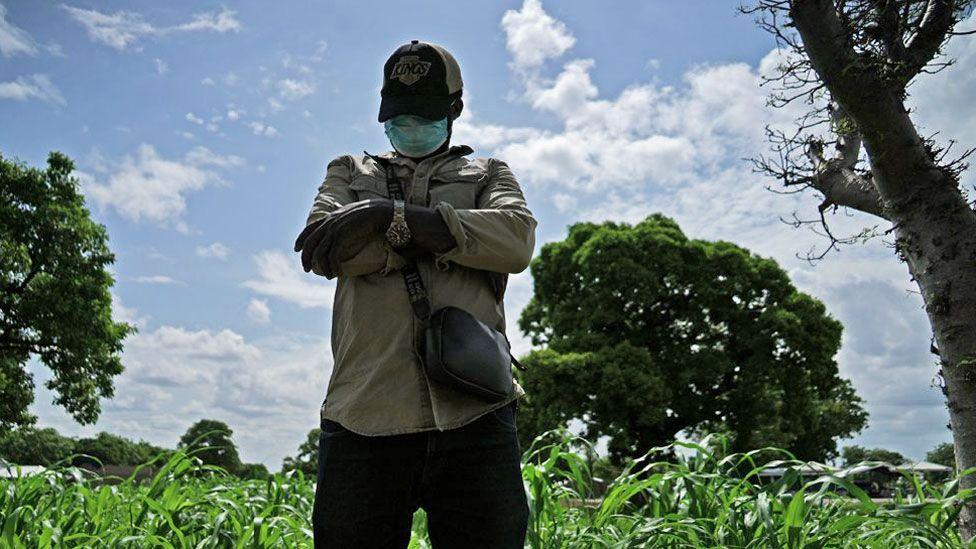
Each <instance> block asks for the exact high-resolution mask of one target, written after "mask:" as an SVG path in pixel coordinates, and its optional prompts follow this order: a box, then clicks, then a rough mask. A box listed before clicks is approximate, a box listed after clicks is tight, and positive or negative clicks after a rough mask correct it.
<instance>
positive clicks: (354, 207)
mask: <svg viewBox="0 0 976 549" xmlns="http://www.w3.org/2000/svg"><path fill="white" fill-rule="evenodd" d="M392 220H393V202H392V201H390V200H387V199H382V198H370V199H367V200H360V201H358V202H352V203H350V204H346V205H345V206H342V207H341V208H338V209H336V210H334V211H332V212H331V213H330V214H329V215H328V216H327V217H325V218H323V219H320V220H318V221H315V222H314V223H311V224H309V225H308V226H307V227H305V229H303V230H302V232H301V234H299V235H298V238H297V239H296V240H295V251H296V252H299V251H300V252H302V268H303V269H304V270H305V272H306V273H307V272H309V271H311V270H313V269H314V268H315V267H318V269H316V273H318V272H319V271H321V272H323V273H324V274H325V276H326V278H330V279H331V278H335V277H336V276H337V273H338V271H339V265H340V264H341V263H342V262H343V261H347V260H349V259H352V258H353V257H355V256H356V254H358V253H359V252H360V251H362V249H363V248H364V247H366V244H368V243H369V241H370V240H371V239H373V238H377V237H380V238H383V235H384V233H385V232H386V229H387V227H389V226H390V222H391V221H392Z"/></svg>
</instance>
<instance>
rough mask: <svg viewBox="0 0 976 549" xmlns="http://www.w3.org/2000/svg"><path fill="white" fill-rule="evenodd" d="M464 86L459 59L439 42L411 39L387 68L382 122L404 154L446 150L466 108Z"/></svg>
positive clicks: (414, 154) (394, 55)
mask: <svg viewBox="0 0 976 549" xmlns="http://www.w3.org/2000/svg"><path fill="white" fill-rule="evenodd" d="M462 88H463V82H462V80H461V68H460V67H459V66H458V64H457V61H455V60H454V56H452V55H451V54H450V53H449V52H448V51H447V50H445V49H444V48H442V47H441V46H438V45H436V44H431V43H429V42H421V41H419V40H412V41H410V43H408V44H404V45H402V46H400V47H399V48H397V49H396V51H394V52H393V55H391V56H390V58H389V59H388V60H387V61H386V64H385V65H384V66H383V89H382V91H381V92H380V95H381V97H382V100H381V102H380V112H379V116H378V117H377V120H378V121H379V122H383V123H384V126H385V128H386V134H387V136H389V137H390V142H391V143H392V144H393V147H394V148H395V149H397V151H399V152H400V153H401V154H403V155H405V156H410V157H423V156H428V155H430V154H434V153H436V152H439V151H440V150H443V149H445V148H446V147H447V145H448V142H449V141H450V135H451V131H452V129H453V122H454V119H455V118H457V117H458V116H460V115H461V111H462V110H463V109H464V102H463V101H462V99H461V95H462ZM431 147H433V148H431ZM428 149H429V150H428Z"/></svg>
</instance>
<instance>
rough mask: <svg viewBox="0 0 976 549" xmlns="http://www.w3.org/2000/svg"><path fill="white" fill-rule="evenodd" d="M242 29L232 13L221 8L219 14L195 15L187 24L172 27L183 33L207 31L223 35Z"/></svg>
mask: <svg viewBox="0 0 976 549" xmlns="http://www.w3.org/2000/svg"><path fill="white" fill-rule="evenodd" d="M242 28H243V26H242V25H241V22H240V21H238V20H237V18H235V17H234V12H232V11H230V10H228V9H227V8H223V9H221V10H220V13H200V14H197V15H195V16H194V17H193V20H192V21H190V22H189V23H183V24H182V25H177V26H175V27H172V30H174V31H185V32H193V31H202V30H207V31H214V32H219V33H224V32H240V31H241V29H242Z"/></svg>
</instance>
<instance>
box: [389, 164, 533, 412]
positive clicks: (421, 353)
mask: <svg viewBox="0 0 976 549" xmlns="http://www.w3.org/2000/svg"><path fill="white" fill-rule="evenodd" d="M373 158H374V159H377V158H376V157H373ZM377 160H379V159H377ZM383 160H385V159H383ZM381 164H382V165H383V166H384V167H385V168H386V184H387V188H388V191H389V194H390V198H401V199H402V197H403V190H402V189H401V188H400V182H399V181H398V180H397V178H396V174H395V173H394V168H393V166H391V165H390V164H389V162H382V163H381ZM401 272H402V273H403V280H404V283H405V285H406V287H407V293H408V295H409V296H410V306H411V307H412V308H413V311H414V315H415V316H416V317H417V319H418V320H419V321H420V325H421V328H422V329H421V331H420V333H419V334H418V337H417V338H416V341H415V342H414V347H415V351H416V354H417V358H418V360H420V362H421V364H422V365H423V367H424V371H425V372H426V374H427V377H428V378H429V379H432V380H434V381H436V382H439V383H443V384H445V385H448V386H451V387H454V388H455V389H458V390H460V391H463V392H466V393H468V394H472V395H475V396H477V397H479V398H481V399H483V400H486V401H488V402H501V401H503V400H505V399H507V398H509V397H511V396H512V395H513V394H514V393H515V382H514V378H513V377H512V364H514V365H515V366H516V367H518V368H519V369H521V370H525V366H523V365H522V364H521V363H520V362H519V361H518V360H517V359H516V358H515V357H514V356H512V353H511V343H510V342H509V341H508V337H507V336H506V335H505V334H504V333H502V332H499V331H498V330H495V329H494V328H492V327H490V326H488V325H487V324H485V323H484V322H481V321H480V320H478V319H477V318H475V317H474V316H473V315H472V314H471V313H469V312H467V311H465V310H464V309H461V308H458V307H453V306H450V305H449V306H446V307H442V308H440V309H438V310H436V311H433V312H431V304H430V299H429V298H428V296H427V290H426V288H425V287H424V282H423V279H422V278H421V277H420V272H419V271H418V270H417V264H416V263H415V262H414V261H410V262H409V263H408V264H407V265H405V266H404V267H403V268H402V269H401Z"/></svg>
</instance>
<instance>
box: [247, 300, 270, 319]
mask: <svg viewBox="0 0 976 549" xmlns="http://www.w3.org/2000/svg"><path fill="white" fill-rule="evenodd" d="M247 317H248V318H250V319H251V320H253V321H254V322H257V323H258V324H267V323H268V322H271V308H270V307H268V302H267V300H264V299H258V298H256V297H252V298H251V301H250V302H248V304H247Z"/></svg>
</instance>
